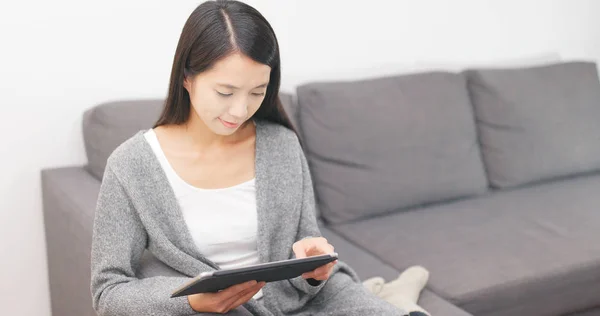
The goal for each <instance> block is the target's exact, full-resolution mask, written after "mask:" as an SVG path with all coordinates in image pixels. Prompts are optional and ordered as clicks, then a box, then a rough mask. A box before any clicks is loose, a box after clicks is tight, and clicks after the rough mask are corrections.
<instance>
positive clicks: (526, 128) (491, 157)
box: [466, 62, 600, 188]
mask: <svg viewBox="0 0 600 316" xmlns="http://www.w3.org/2000/svg"><path fill="white" fill-rule="evenodd" d="M466 75H467V77H468V88H469V91H470V95H471V99H472V102H473V106H474V110H475V115H476V118H477V126H478V130H479V140H480V142H481V148H482V155H483V160H484V162H485V166H486V169H487V172H488V177H489V181H490V184H491V185H492V186H493V187H496V188H511V187H517V186H522V185H527V184H532V183H534V182H540V181H545V180H550V179H554V178H559V177H562V176H572V175H577V174H580V173H586V172H591V171H596V170H600V82H599V80H598V71H597V69H596V64H595V63H592V62H563V63H554V64H549V65H542V66H534V67H524V68H507V69H475V70H468V71H466Z"/></svg>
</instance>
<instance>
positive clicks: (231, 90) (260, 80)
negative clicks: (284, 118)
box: [184, 53, 271, 136]
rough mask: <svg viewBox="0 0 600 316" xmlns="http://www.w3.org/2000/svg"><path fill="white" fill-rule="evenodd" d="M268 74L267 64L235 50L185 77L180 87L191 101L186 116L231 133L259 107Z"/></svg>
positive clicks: (217, 132) (217, 130) (216, 129)
mask: <svg viewBox="0 0 600 316" xmlns="http://www.w3.org/2000/svg"><path fill="white" fill-rule="evenodd" d="M270 74H271V67H269V66H267V65H264V64H261V63H258V62H256V61H254V60H252V59H250V58H249V57H247V56H245V55H242V54H239V53H235V54H232V55H229V56H227V57H225V58H223V59H221V60H219V61H218V62H216V63H215V64H214V65H213V67H212V68H211V69H209V70H208V71H205V72H202V73H199V74H197V75H196V76H193V77H191V78H186V79H185V81H184V87H185V89H186V90H187V91H188V93H189V95H190V101H191V103H192V113H190V120H193V119H196V118H200V119H201V120H202V122H204V124H206V126H207V127H208V128H209V129H210V130H212V131H213V132H214V133H216V134H218V135H223V136H226V135H231V134H233V133H234V132H235V131H236V130H237V129H238V128H239V127H240V126H241V125H242V124H243V123H244V122H246V121H247V120H248V119H249V118H250V117H252V115H254V113H256V111H257V110H258V108H259V107H260V105H261V103H262V102H263V100H264V98H265V94H266V92H267V85H268V84H269V77H270ZM194 115H195V116H197V117H196V118H194V117H192V116H194Z"/></svg>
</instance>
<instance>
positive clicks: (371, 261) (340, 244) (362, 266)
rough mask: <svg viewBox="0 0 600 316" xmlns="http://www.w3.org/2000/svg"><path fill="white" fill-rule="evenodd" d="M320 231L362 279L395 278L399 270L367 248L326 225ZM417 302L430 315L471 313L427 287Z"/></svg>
mask: <svg viewBox="0 0 600 316" xmlns="http://www.w3.org/2000/svg"><path fill="white" fill-rule="evenodd" d="M321 233H322V234H323V237H325V238H327V241H328V242H329V243H330V244H332V245H333V246H334V247H335V251H336V252H337V253H338V254H339V256H340V260H342V261H344V262H346V263H347V264H349V265H350V266H351V267H352V269H353V270H354V271H356V273H357V274H358V275H359V276H360V278H361V279H362V280H363V281H364V280H366V279H368V278H372V277H382V278H384V279H385V280H386V281H388V282H389V281H391V280H395V279H396V278H398V275H399V274H400V272H398V270H396V269H394V268H392V267H391V266H389V265H388V264H386V263H384V262H382V261H381V259H379V258H377V257H375V256H373V255H372V254H370V253H369V252H368V251H367V250H365V249H362V248H360V247H358V246H357V245H355V244H352V243H351V242H349V241H348V240H346V239H345V238H344V237H342V236H340V235H339V234H338V233H336V232H334V231H332V230H331V229H329V228H328V227H327V226H321ZM418 304H419V305H420V306H421V307H423V308H424V309H425V310H427V311H428V312H429V314H431V315H444V316H469V315H471V314H469V313H467V312H465V311H464V310H462V309H460V308H458V307H457V306H455V305H453V304H451V303H450V302H448V301H446V300H445V299H443V298H441V297H439V296H438V295H436V294H435V293H433V292H431V291H430V290H429V289H423V291H422V292H421V295H420V296H419V302H418Z"/></svg>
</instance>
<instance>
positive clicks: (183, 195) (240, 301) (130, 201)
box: [91, 1, 403, 316]
mask: <svg viewBox="0 0 600 316" xmlns="http://www.w3.org/2000/svg"><path fill="white" fill-rule="evenodd" d="M279 83H280V63H279V48H278V44H277V39H276V37H275V34H274V33H273V30H272V28H271V26H270V25H269V23H268V22H267V21H266V20H265V18H264V17H263V16H262V15H261V14H260V13H259V12H257V11H256V10H255V9H253V8H252V7H250V6H248V5H245V4H243V3H240V2H237V1H216V2H213V1H210V2H205V3H203V4H201V5H200V6H199V7H198V8H197V9H196V10H195V11H194V12H193V13H192V14H191V16H190V17H189V19H188V20H187V22H186V24H185V26H184V28H183V31H182V34H181V37H180V39H179V43H178V46H177V50H176V53H175V58H174V63H173V68H172V73H171V79H170V86H169V91H168V97H167V100H166V103H165V107H164V110H163V112H162V115H161V116H160V118H159V120H158V122H157V123H156V125H155V126H154V128H153V129H150V130H147V131H140V132H139V133H137V134H136V135H134V136H133V137H132V138H130V139H129V140H127V141H126V142H125V143H123V144H122V145H121V146H119V148H117V149H116V150H115V151H114V152H113V153H112V155H111V156H110V158H109V159H108V162H107V167H106V171H105V173H104V178H103V181H102V186H101V190H100V195H99V198H98V205H97V210H96V215H95V222H94V235H93V245H92V282H91V291H92V295H93V302H94V309H95V310H96V311H97V312H98V314H99V315H106V316H108V315H192V314H195V313H208V314H210V313H216V314H223V313H230V314H240V315H242V314H248V312H250V313H252V314H253V315H281V314H286V315H316V314H326V315H361V316H364V315H402V314H403V313H402V312H401V311H400V310H399V309H397V308H396V307H394V306H392V305H390V304H388V303H386V302H384V301H383V300H381V299H379V298H377V297H375V296H374V295H372V294H370V293H369V292H367V291H366V290H365V289H364V287H363V286H362V285H361V284H360V283H359V282H358V281H359V280H358V278H357V276H356V275H355V273H354V272H353V271H352V270H351V269H350V268H349V267H348V266H347V265H345V264H344V263H342V262H339V263H338V262H333V263H331V264H328V265H326V266H323V267H320V268H318V269H316V270H314V271H312V272H310V273H307V274H305V275H303V276H301V277H298V278H295V279H290V280H286V281H280V282H272V283H268V284H264V283H262V282H261V283H256V282H250V283H246V284H239V285H235V286H232V287H231V288H228V289H226V290H224V291H221V292H218V293H213V294H197V295H191V296H187V297H177V298H170V293H171V291H173V290H174V289H176V288H178V287H180V286H181V285H182V284H184V283H186V282H188V281H189V280H190V278H193V277H195V276H196V275H198V274H199V273H200V272H203V271H210V270H215V269H222V268H232V267H240V266H244V265H249V264H255V263H260V262H269V261H276V260H283V259H289V258H292V257H307V256H314V255H319V254H324V253H332V252H333V250H334V248H333V246H332V245H330V244H329V243H328V242H327V240H325V239H324V238H322V237H320V236H321V234H320V232H319V228H318V226H317V222H316V218H315V205H314V197H313V191H312V183H311V178H310V173H309V170H308V166H307V162H306V159H305V157H304V154H303V152H302V149H301V147H300V144H299V142H298V139H297V137H296V134H295V133H294V132H293V130H292V128H291V126H290V123H289V121H288V118H287V116H286V114H285V112H284V111H283V109H282V107H281V104H280V101H279V99H278V93H279ZM145 249H148V250H149V251H150V252H152V253H153V254H154V256H156V257H157V258H158V259H159V260H160V261H162V262H164V263H165V264H167V265H168V266H170V267H171V268H172V269H173V270H175V271H177V272H178V273H179V274H181V277H167V276H155V277H149V278H144V279H139V278H137V277H136V270H137V268H138V265H139V260H140V257H141V255H142V253H143V252H144V250H145Z"/></svg>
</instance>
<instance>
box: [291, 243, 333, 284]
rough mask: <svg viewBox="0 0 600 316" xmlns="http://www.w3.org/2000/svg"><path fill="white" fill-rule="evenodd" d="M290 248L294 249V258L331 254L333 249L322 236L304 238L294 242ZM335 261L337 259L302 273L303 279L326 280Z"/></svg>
mask: <svg viewBox="0 0 600 316" xmlns="http://www.w3.org/2000/svg"><path fill="white" fill-rule="evenodd" d="M292 249H293V250H294V254H296V258H306V257H312V256H318V255H324V254H333V250H334V248H333V246H332V245H330V244H329V243H328V242H327V239H325V238H323V237H311V238H304V239H302V240H299V241H297V242H295V243H294V245H293V246H292ZM336 263H337V260H335V261H333V262H330V263H328V264H326V265H323V266H320V267H318V268H316V269H315V270H313V271H311V272H307V273H304V274H303V275H302V277H303V278H304V279H315V280H319V281H323V280H327V279H329V276H330V275H331V271H332V270H333V267H334V266H335V264H336Z"/></svg>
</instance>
